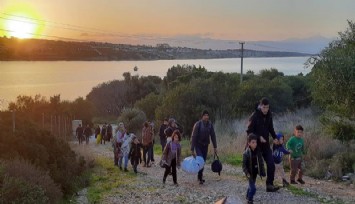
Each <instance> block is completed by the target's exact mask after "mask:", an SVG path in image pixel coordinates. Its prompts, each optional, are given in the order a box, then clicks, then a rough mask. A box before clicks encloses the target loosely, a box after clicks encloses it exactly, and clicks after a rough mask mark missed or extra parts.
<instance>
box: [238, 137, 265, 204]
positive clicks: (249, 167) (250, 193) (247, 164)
mask: <svg viewBox="0 0 355 204" xmlns="http://www.w3.org/2000/svg"><path fill="white" fill-rule="evenodd" d="M257 140H258V137H257V136H256V135H255V134H253V133H251V134H249V135H248V147H247V148H246V149H245V152H244V154H243V171H244V173H245V175H246V176H247V178H248V179H249V187H248V190H247V195H246V199H247V200H248V204H253V202H254V201H253V198H254V195H255V192H256V187H255V182H256V177H257V175H258V174H259V176H260V177H265V176H266V174H265V169H264V163H263V158H262V156H261V153H260V152H259V150H258V148H257Z"/></svg>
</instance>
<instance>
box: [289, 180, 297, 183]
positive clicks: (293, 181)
mask: <svg viewBox="0 0 355 204" xmlns="http://www.w3.org/2000/svg"><path fill="white" fill-rule="evenodd" d="M290 183H291V184H298V183H297V182H296V181H295V180H291V182H290Z"/></svg>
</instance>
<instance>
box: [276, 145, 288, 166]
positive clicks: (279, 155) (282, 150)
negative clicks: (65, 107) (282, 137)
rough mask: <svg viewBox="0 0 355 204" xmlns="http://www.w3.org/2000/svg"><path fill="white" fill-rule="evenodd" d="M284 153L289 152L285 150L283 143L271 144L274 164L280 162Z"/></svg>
mask: <svg viewBox="0 0 355 204" xmlns="http://www.w3.org/2000/svg"><path fill="white" fill-rule="evenodd" d="M284 154H290V152H289V151H287V150H286V149H285V147H284V146H283V145H275V144H274V145H273V146H272V156H273V157H274V163H275V164H280V163H281V162H282V157H283V156H284Z"/></svg>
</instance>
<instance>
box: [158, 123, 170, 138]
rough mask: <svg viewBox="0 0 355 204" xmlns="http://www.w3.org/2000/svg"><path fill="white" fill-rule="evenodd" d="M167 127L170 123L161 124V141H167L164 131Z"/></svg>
mask: <svg viewBox="0 0 355 204" xmlns="http://www.w3.org/2000/svg"><path fill="white" fill-rule="evenodd" d="M167 127H168V125H165V124H164V123H163V124H162V125H161V126H160V129H159V137H160V141H161V142H163V141H165V142H166V135H165V133H164V131H165V129H166V128H167Z"/></svg>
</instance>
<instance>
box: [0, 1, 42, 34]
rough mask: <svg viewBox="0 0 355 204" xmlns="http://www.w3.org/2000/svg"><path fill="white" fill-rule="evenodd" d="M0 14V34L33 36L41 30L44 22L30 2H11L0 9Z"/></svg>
mask: <svg viewBox="0 0 355 204" xmlns="http://www.w3.org/2000/svg"><path fill="white" fill-rule="evenodd" d="M0 14H1V15H0V36H8V37H17V38H34V37H38V36H39V35H41V33H42V31H43V28H44V23H43V21H41V20H40V19H41V18H40V16H39V13H38V12H37V10H36V9H35V8H34V7H33V6H32V5H30V4H27V3H24V2H21V3H14V4H11V5H8V6H5V8H4V9H0Z"/></svg>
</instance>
